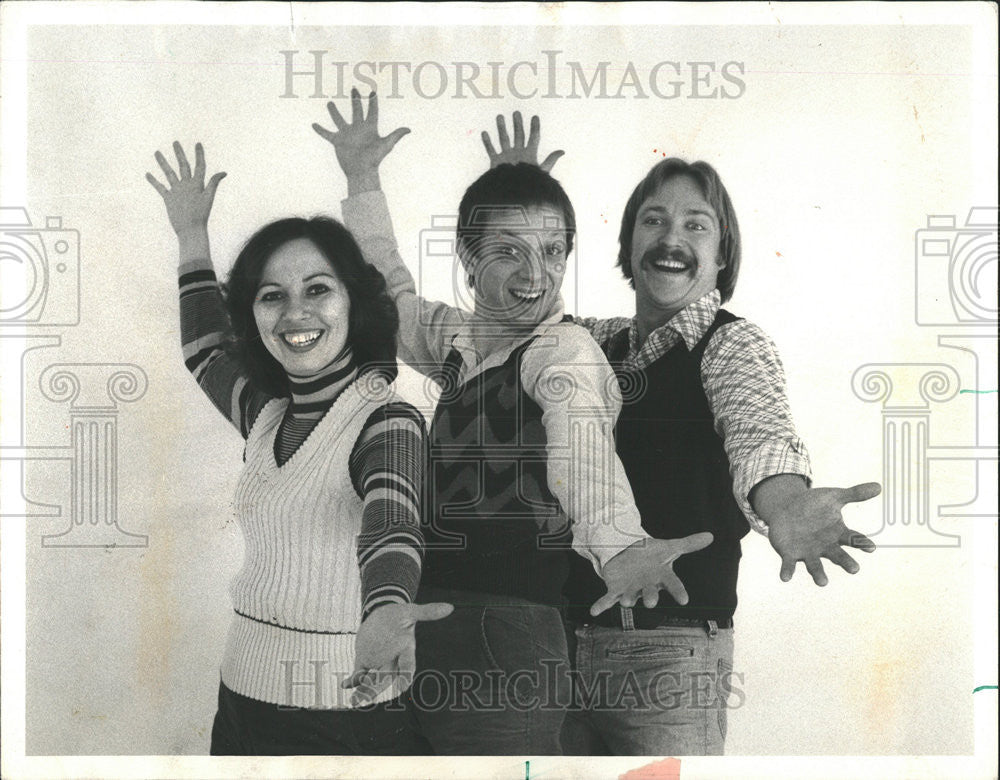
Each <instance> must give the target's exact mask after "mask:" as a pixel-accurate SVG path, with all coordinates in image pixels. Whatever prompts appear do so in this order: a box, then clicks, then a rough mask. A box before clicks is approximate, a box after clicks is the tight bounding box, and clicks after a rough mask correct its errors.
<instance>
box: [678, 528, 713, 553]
mask: <svg viewBox="0 0 1000 780" xmlns="http://www.w3.org/2000/svg"><path fill="white" fill-rule="evenodd" d="M714 538H715V537H713V536H712V534H710V533H709V532H708V531H702V532H701V533H699V534H691V535H690V536H685V537H683V538H682V539H674V540H673V541H674V544H675V547H676V550H677V554H678V555H684V553H691V552H695V551H697V550H702V549H704V548H705V547H708V545H710V544H711V543H712V540H713V539H714Z"/></svg>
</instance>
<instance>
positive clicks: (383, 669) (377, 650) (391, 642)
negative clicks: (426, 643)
mask: <svg viewBox="0 0 1000 780" xmlns="http://www.w3.org/2000/svg"><path fill="white" fill-rule="evenodd" d="M452 610H454V607H453V606H452V605H451V604H445V603H443V602H435V603H432V604H386V605H385V606H382V607H378V608H377V609H376V610H375V611H374V612H372V613H371V614H370V615H369V616H368V617H367V618H365V621H364V622H363V623H362V624H361V628H359V629H358V635H357V638H356V639H355V642H354V672H353V673H352V674H351V676H350V677H348V678H347V679H346V680H344V681H343V682H342V683H341V684H340V687H341V688H354V689H355V690H354V692H353V693H352V694H351V703H352V704H353V705H354V706H355V707H361V706H364V705H365V704H368V703H370V702H372V701H374V699H375V697H376V696H378V695H379V694H380V693H381V692H382V691H384V690H385V689H386V688H388V687H389V686H390V685H392V684H393V683H394V682H396V681H399V683H400V691H404V690H406V689H407V688H408V687H409V686H410V683H411V682H412V681H413V673H414V671H415V670H416V665H417V662H416V655H415V653H416V642H415V639H414V627H415V626H416V624H417V623H418V622H419V621H421V620H440V619H441V618H444V617H447V616H448V615H450V614H451V613H452Z"/></svg>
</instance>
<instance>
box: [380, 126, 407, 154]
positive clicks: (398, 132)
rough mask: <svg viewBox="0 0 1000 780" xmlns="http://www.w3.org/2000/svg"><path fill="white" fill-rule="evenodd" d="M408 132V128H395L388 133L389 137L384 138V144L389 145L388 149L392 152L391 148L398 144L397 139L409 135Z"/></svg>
mask: <svg viewBox="0 0 1000 780" xmlns="http://www.w3.org/2000/svg"><path fill="white" fill-rule="evenodd" d="M409 132H410V128H408V127H399V128H396V129H395V130H393V131H392V132H391V133H389V135H387V136H386V137H385V140H386V142H387V143H388V145H389V149H390V150H392V148H393V147H394V146H395V145H396V144H397V143H399V139H400V138H402V137H403V136H404V135H407V134H409Z"/></svg>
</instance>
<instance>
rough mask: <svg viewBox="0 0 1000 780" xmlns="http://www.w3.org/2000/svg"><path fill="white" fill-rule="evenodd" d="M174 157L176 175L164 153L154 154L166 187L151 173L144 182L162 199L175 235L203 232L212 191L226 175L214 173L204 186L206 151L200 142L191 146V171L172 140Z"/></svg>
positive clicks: (186, 160) (210, 206) (184, 157)
mask: <svg viewBox="0 0 1000 780" xmlns="http://www.w3.org/2000/svg"><path fill="white" fill-rule="evenodd" d="M174 154H176V155H177V172H174V169H173V168H172V167H171V166H170V163H168V162H167V159H166V157H164V156H163V154H161V153H160V152H157V153H156V155H155V157H156V162H157V163H158V164H159V166H160V169H161V170H162V171H163V175H164V177H165V178H166V180H167V184H168V185H169V186H166V187H165V186H163V184H161V183H160V182H159V180H158V179H157V178H156V177H155V176H153V174H151V173H147V174H146V180H147V181H148V182H149V183H150V184H152V185H153V187H154V189H155V190H156V191H157V192H158V193H160V197H162V198H163V203H164V205H165V206H166V207H167V218H168V219H169V220H170V226H171V227H172V228H173V229H174V232H175V233H176V234H177V235H178V236H183V235H185V234H188V233H191V232H195V231H197V232H201V231H205V230H207V228H208V215H209V214H210V213H211V212H212V203H213V202H214V201H215V190H216V188H218V186H219V182H220V181H222V180H223V179H224V178H225V177H226V174H225V173H216V174H215V175H213V176H212V178H211V179H209V180H208V183H207V184H206V183H205V150H204V149H203V148H202V146H201V144H200V143H199V144H195V145H194V171H192V170H191V164H190V163H189V162H188V158H187V155H185V154H184V149H183V148H182V147H181V145H180V144H179V143H178V142H177V141H174Z"/></svg>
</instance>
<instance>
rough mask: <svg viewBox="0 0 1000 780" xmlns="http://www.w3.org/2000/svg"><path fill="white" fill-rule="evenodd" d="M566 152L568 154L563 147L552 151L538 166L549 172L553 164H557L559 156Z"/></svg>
mask: <svg viewBox="0 0 1000 780" xmlns="http://www.w3.org/2000/svg"><path fill="white" fill-rule="evenodd" d="M564 154H566V152H564V151H563V150H562V149H559V150H557V151H555V152H552V154H550V155H549V156H548V157H546V158H545V159H544V160H542V164H541V165H540V166H538V167H539V168H541V169H542V170H543V171H545V172H546V173H547V172H548V171H551V170H552V166H553V165H555V164H556V162H557V161H558V160H559V158H560V157H562V156H563V155H564Z"/></svg>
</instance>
